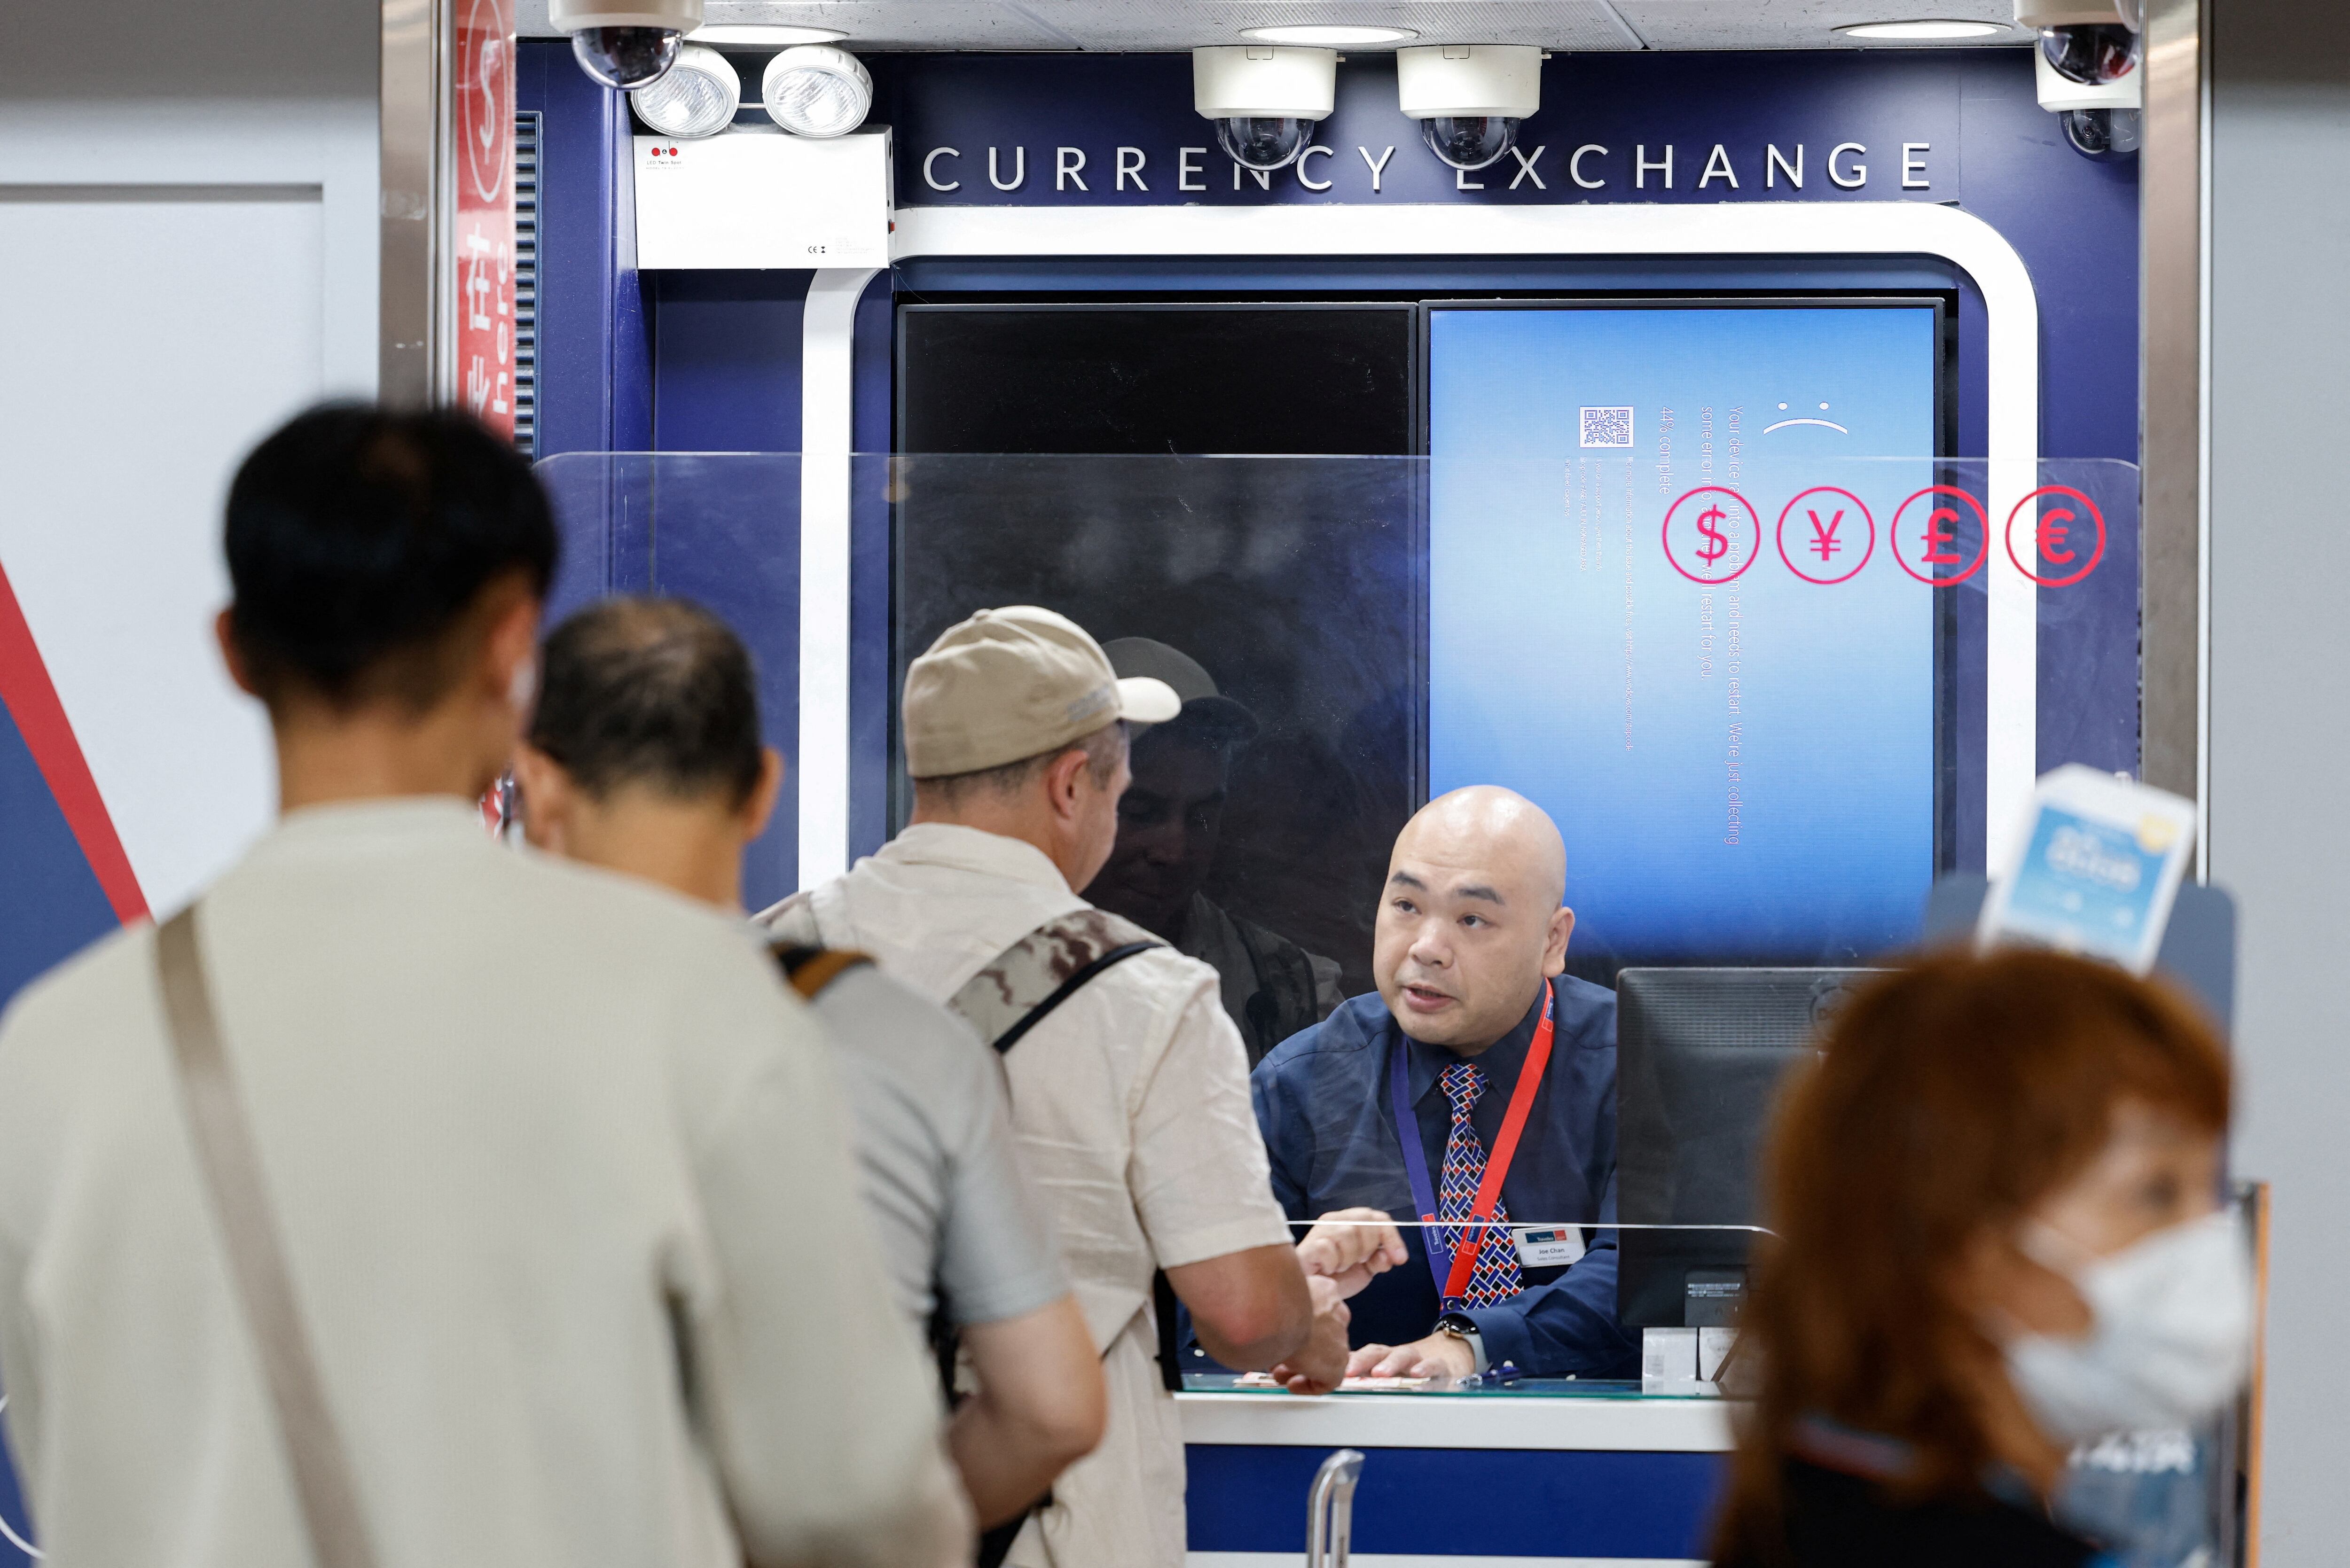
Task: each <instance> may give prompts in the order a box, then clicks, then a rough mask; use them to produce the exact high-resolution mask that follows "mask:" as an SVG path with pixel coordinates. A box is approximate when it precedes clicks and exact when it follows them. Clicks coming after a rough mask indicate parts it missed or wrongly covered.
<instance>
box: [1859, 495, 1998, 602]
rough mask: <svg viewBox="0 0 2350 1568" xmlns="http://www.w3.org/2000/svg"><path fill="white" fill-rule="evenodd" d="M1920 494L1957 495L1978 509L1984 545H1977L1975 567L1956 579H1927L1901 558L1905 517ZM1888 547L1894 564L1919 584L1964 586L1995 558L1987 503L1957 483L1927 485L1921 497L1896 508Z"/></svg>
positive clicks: (1904, 500) (1887, 527) (1888, 529)
mask: <svg viewBox="0 0 2350 1568" xmlns="http://www.w3.org/2000/svg"><path fill="white" fill-rule="evenodd" d="M1918 495H1955V496H1957V497H1958V498H1959V499H1960V500H1961V501H1963V502H1965V503H1966V504H1968V505H1970V506H1971V507H1973V508H1974V509H1975V521H1977V522H1978V523H1981V524H1982V543H1981V544H1980V545H1976V546H1975V564H1974V565H1973V566H1969V567H1968V568H1967V569H1966V570H1965V571H1963V572H1960V574H1959V575H1958V576H1955V577H1936V576H1923V575H1921V574H1919V573H1918V572H1914V571H1910V567H1909V563H1908V562H1907V561H1905V560H1903V559H1902V558H1901V535H1900V528H1901V514H1903V513H1904V512H1907V511H1908V510H1909V503H1910V502H1912V501H1915V500H1917V499H1918ZM1927 521H1928V523H1929V524H1931V522H1932V521H1933V519H1932V518H1930V517H1929V518H1928V519H1927ZM1885 547H1886V548H1887V550H1889V551H1891V552H1892V553H1893V561H1894V564H1895V565H1896V566H1899V567H1900V568H1901V569H1902V570H1903V571H1905V572H1908V573H1909V575H1910V576H1913V577H1916V578H1917V579H1918V581H1919V582H1921V583H1924V584H1925V585H1926V586H1927V587H1934V588H1955V587H1958V586H1959V585H1960V583H1963V582H1965V581H1966V580H1967V579H1968V578H1969V577H1971V576H1974V575H1975V574H1976V573H1977V572H1980V571H1981V570H1982V567H1983V563H1984V562H1985V561H1988V560H1990V559H1991V514H1990V513H1988V512H1986V511H1984V510H1983V504H1982V503H1981V502H1980V501H1977V500H1976V499H1975V498H1974V497H1973V496H1972V495H1970V494H1969V493H1967V492H1965V491H1963V490H1960V488H1959V487H1958V486H1957V485H1955V484H1929V485H1928V486H1926V488H1925V489H1923V490H1921V491H1919V492H1918V493H1917V495H1908V496H1904V497H1903V498H1902V501H1901V504H1900V505H1898V506H1897V507H1895V508H1894V509H1893V518H1892V521H1890V522H1888V523H1887V524H1885Z"/></svg>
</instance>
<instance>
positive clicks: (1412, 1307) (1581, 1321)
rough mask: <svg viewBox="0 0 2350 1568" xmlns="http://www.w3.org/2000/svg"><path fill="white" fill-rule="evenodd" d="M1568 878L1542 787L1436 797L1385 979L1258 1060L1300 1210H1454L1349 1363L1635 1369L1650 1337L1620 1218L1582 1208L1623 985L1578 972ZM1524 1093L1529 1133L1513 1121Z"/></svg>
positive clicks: (1607, 1128)
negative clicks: (1488, 1192)
mask: <svg viewBox="0 0 2350 1568" xmlns="http://www.w3.org/2000/svg"><path fill="white" fill-rule="evenodd" d="M1565 886H1566V848H1565V845H1564V844H1563V843H1562V842H1561V840H1560V838H1559V835H1558V828H1557V826H1556V825H1555V824H1554V823H1553V822H1552V821H1551V820H1550V818H1549V817H1548V816H1547V815H1544V812H1543V810H1542V808H1541V807H1540V806H1537V805H1534V803H1533V802H1532V801H1530V800H1527V799H1526V798H1525V797H1524V796H1523V795H1520V794H1513V793H1512V792H1511V791H1509V790H1505V789H1498V788H1493V787H1490V786H1481V787H1477V788H1471V789H1462V790H1455V791H1453V792H1452V793H1451V794H1447V795H1442V796H1440V797H1439V798H1437V799H1435V800H1432V801H1430V802H1429V803H1428V805H1426V806H1424V807H1422V808H1421V810H1420V811H1419V815H1416V816H1414V817H1413V818H1412V819H1411V821H1410V822H1409V823H1408V824H1407V825H1405V827H1404V830H1403V833H1402V835H1401V836H1399V837H1398V838H1397V839H1396V845H1395V853H1394V855H1393V856H1392V857H1391V858H1390V859H1389V861H1388V879H1387V885H1386V887H1385V888H1384V890H1383V891H1382V893H1381V895H1380V900H1379V911H1378V926H1377V930H1376V932H1375V935H1374V939H1373V951H1372V963H1371V967H1372V973H1373V977H1374V978H1375V979H1376V980H1377V981H1378V988H1379V989H1378V994H1377V995H1375V996H1358V997H1356V998H1354V999H1353V1000H1351V1001H1349V1002H1346V1003H1344V1004H1343V1005H1341V1006H1340V1007H1339V1008H1338V1009H1337V1011H1336V1012H1333V1013H1331V1015H1330V1016H1329V1017H1328V1018H1326V1019H1325V1020H1323V1021H1322V1022H1321V1023H1317V1024H1315V1025H1314V1026H1313V1027H1312V1028H1310V1029H1307V1030H1305V1031H1304V1032H1302V1033H1297V1034H1294V1035H1292V1036H1290V1038H1289V1039H1288V1040H1286V1041H1284V1043H1283V1044H1280V1045H1279V1046H1277V1047H1275V1048H1274V1051H1273V1052H1272V1054H1269V1055H1268V1056H1266V1057H1265V1059H1264V1060H1263V1062H1262V1063H1260V1064H1258V1066H1257V1068H1256V1070H1255V1072H1254V1073H1253V1075H1251V1077H1250V1087H1251V1090H1252V1091H1253V1095H1254V1098H1255V1101H1256V1116H1257V1124H1258V1126H1259V1127H1261V1128H1262V1129H1263V1133H1264V1141H1265V1147H1266V1150H1267V1152H1268V1153H1269V1154H1270V1155H1271V1156H1272V1162H1273V1187H1274V1196H1275V1197H1277V1198H1278V1199H1280V1200H1281V1204H1282V1207H1283V1208H1284V1209H1285V1210H1288V1213H1289V1217H1290V1219H1291V1220H1293V1221H1301V1222H1302V1221H1305V1220H1320V1219H1321V1218H1323V1217H1324V1216H1326V1215H1330V1214H1332V1213H1334V1212H1335V1211H1336V1210H1343V1209H1349V1208H1356V1207H1368V1208H1372V1209H1378V1210H1385V1211H1387V1212H1388V1213H1389V1214H1392V1215H1393V1216H1395V1218H1396V1219H1398V1220H1406V1221H1409V1220H1419V1219H1421V1218H1422V1217H1423V1216H1424V1215H1430V1214H1432V1215H1434V1216H1435V1217H1436V1219H1437V1220H1438V1221H1439V1223H1438V1224H1437V1225H1435V1226H1432V1227H1430V1228H1427V1229H1425V1230H1423V1229H1422V1228H1420V1227H1418V1226H1413V1225H1409V1224H1407V1225H1406V1226H1405V1227H1404V1228H1403V1232H1402V1233H1403V1235H1404V1237H1405V1239H1406V1241H1407V1243H1408V1246H1409V1252H1410V1257H1409V1261H1408V1262H1404V1263H1403V1264H1401V1265H1400V1266H1399V1267H1394V1268H1390V1269H1388V1270H1387V1271H1386V1272H1383V1273H1381V1274H1380V1275H1379V1276H1378V1278H1376V1279H1374V1280H1373V1281H1372V1282H1370V1284H1369V1285H1368V1287H1367V1288H1366V1289H1365V1290H1363V1291H1362V1292H1361V1293H1359V1294H1357V1296H1356V1297H1355V1298H1354V1299H1353V1302H1352V1303H1350V1304H1351V1305H1352V1306H1353V1309H1354V1319H1353V1323H1352V1324H1351V1328H1350V1338H1351V1340H1352V1343H1353V1345H1354V1347H1355V1348H1354V1355H1353V1359H1352V1362H1351V1364H1350V1365H1349V1366H1348V1367H1347V1371H1348V1373H1349V1374H1350V1375H1351V1376H1465V1375H1467V1374H1469V1373H1471V1372H1482V1371H1484V1370H1485V1369H1486V1368H1487V1367H1488V1366H1499V1365H1500V1364H1502V1363H1503V1362H1510V1363H1513V1364H1514V1365H1515V1366H1517V1367H1518V1368H1519V1370H1521V1371H1522V1372H1523V1373H1525V1374H1526V1375H1527V1376H1547V1377H1555V1376H1567V1375H1569V1374H1572V1375H1574V1376H1581V1377H1633V1376H1638V1365H1639V1346H1638V1340H1637V1338H1636V1336H1635V1335H1634V1334H1631V1333H1630V1332H1629V1331H1628V1330H1627V1329H1626V1328H1625V1327H1624V1326H1623V1324H1620V1323H1618V1322H1617V1318H1616V1242H1615V1237H1614V1233H1613V1232H1611V1231H1595V1230H1592V1229H1589V1228H1587V1227H1586V1226H1585V1225H1583V1224H1579V1223H1577V1221H1587V1220H1612V1219H1614V1218H1615V1215H1616V997H1615V993H1614V992H1610V991H1608V990H1607V989H1606V988H1605V987H1602V986H1596V985H1593V984H1590V983H1589V982H1587V981H1580V980H1575V979H1571V978H1569V977H1568V976H1567V975H1566V974H1565V972H1564V971H1565V967H1566V944H1567V939H1568V938H1569V937H1570V936H1571V935H1573V934H1574V930H1575V912H1574V911H1573V910H1572V909H1566V908H1565V905H1564V895H1565ZM1545 1025H1547V1027H1545ZM1545 1047H1546V1048H1545ZM1537 1057H1540V1058H1542V1059H1543V1060H1542V1061H1541V1063H1540V1064H1539V1066H1538V1068H1534V1059H1535V1058H1537ZM1530 1068H1534V1070H1531V1071H1530ZM1519 1102H1523V1107H1524V1117H1523V1132H1522V1134H1521V1136H1520V1137H1519V1138H1518V1140H1517V1143H1516V1145H1515V1147H1514V1149H1513V1150H1511V1149H1509V1148H1508V1147H1507V1145H1506V1142H1505V1140H1503V1137H1502V1129H1503V1124H1504V1123H1505V1121H1507V1120H1508V1119H1510V1115H1511V1111H1512V1107H1513V1104H1516V1103H1519ZM1407 1139H1409V1143H1407V1142H1406V1140H1407ZM1408 1149H1409V1150H1410V1151H1411V1152H1412V1153H1416V1154H1417V1156H1418V1160H1417V1162H1416V1163H1417V1168H1415V1161H1414V1160H1413V1159H1411V1158H1409V1157H1408V1155H1407V1150H1408ZM1503 1153H1507V1155H1508V1159H1507V1163H1506V1165H1504V1166H1503V1168H1502V1170H1501V1179H1500V1185H1499V1191H1498V1195H1497V1199H1496V1200H1495V1201H1493V1202H1492V1205H1491V1207H1490V1209H1481V1208H1480V1206H1479V1203H1478V1195H1479V1192H1480V1189H1482V1188H1483V1187H1485V1186H1487V1185H1490V1184H1489V1183H1487V1182H1486V1180H1485V1177H1486V1174H1487V1170H1488V1168H1489V1166H1490V1165H1492V1163H1494V1162H1495V1161H1496V1160H1498V1159H1499V1158H1501V1157H1502V1155H1503ZM1481 1218H1482V1219H1484V1220H1486V1221H1487V1222H1486V1223H1483V1224H1479V1223H1476V1222H1475V1221H1477V1220H1480V1219H1481ZM1448 1221H1449V1222H1450V1223H1447V1222H1448ZM1471 1241H1476V1242H1477V1245H1476V1246H1475V1248H1474V1251H1473V1253H1471V1252H1470V1243H1471ZM1464 1253H1470V1255H1468V1256H1467V1257H1465V1258H1464V1257H1463V1256H1462V1254H1464Z"/></svg>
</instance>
